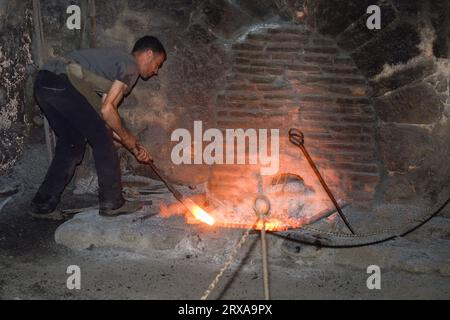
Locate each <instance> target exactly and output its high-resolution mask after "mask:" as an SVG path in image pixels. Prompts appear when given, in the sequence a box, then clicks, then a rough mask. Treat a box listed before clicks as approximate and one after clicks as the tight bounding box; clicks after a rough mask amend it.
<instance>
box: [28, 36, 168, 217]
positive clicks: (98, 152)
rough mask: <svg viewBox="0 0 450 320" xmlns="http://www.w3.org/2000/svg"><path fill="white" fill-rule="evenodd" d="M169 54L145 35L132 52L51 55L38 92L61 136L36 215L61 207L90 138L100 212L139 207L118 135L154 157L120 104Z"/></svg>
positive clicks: (139, 155) (144, 158) (140, 155)
mask: <svg viewBox="0 0 450 320" xmlns="http://www.w3.org/2000/svg"><path fill="white" fill-rule="evenodd" d="M166 58H167V54H166V51H165V49H164V47H163V45H162V44H161V42H160V41H159V40H158V39H157V38H155V37H151V36H145V37H143V38H141V39H139V40H138V41H137V42H136V44H135V46H134V48H133V51H132V53H131V54H128V53H126V52H124V51H121V50H119V49H112V48H107V49H85V50H79V51H74V52H72V53H70V54H68V55H67V56H66V57H64V58H55V59H52V60H50V61H49V62H48V63H47V64H46V65H45V66H44V67H43V69H42V70H41V71H39V73H38V75H37V78H36V81H35V85H34V92H35V97H36V100H37V102H38V104H39V106H40V108H41V110H42V112H43V113H44V115H45V116H46V118H47V119H48V122H49V123H50V126H51V127H52V129H53V130H54V131H55V133H56V135H57V137H58V141H57V144H56V150H55V157H54V159H53V161H52V163H51V165H50V168H49V169H48V172H47V175H46V177H45V180H44V182H43V183H42V185H41V186H40V188H39V190H38V192H37V193H36V195H35V197H34V199H33V200H32V203H31V211H32V215H33V216H35V217H43V218H45V217H46V216H47V215H49V214H51V213H52V212H53V211H54V210H55V209H56V207H57V205H58V204H59V202H60V198H61V194H62V193H63V191H64V189H65V187H66V185H67V184H68V183H69V182H70V180H71V179H72V177H73V174H74V172H75V168H76V166H77V165H79V164H80V163H81V161H82V159H83V155H84V151H85V146H86V142H87V143H89V144H90V145H91V147H92V149H93V155H94V160H95V166H96V169H97V175H98V184H99V213H100V215H102V216H117V215H120V214H126V213H132V212H135V211H137V210H138V209H139V205H138V204H134V203H129V202H127V201H125V199H124V198H123V196H122V183H121V173H120V165H119V159H118V155H117V152H116V150H115V147H114V139H116V140H117V141H119V142H120V143H121V144H122V145H123V146H124V147H125V148H127V149H128V150H129V151H130V152H131V153H132V154H133V155H134V156H135V157H136V159H137V160H138V161H139V162H141V163H146V162H149V161H152V158H151V156H150V154H149V153H148V152H147V150H146V149H145V148H144V147H143V146H142V145H141V144H140V143H139V141H138V139H137V138H136V137H135V136H134V135H133V134H132V133H131V132H130V131H128V130H127V129H126V128H125V127H124V125H123V123H122V120H121V118H120V116H119V113H118V107H119V104H120V103H121V101H122V99H123V98H124V97H125V96H127V95H128V94H129V93H130V92H131V90H132V89H133V87H134V85H135V84H136V82H137V80H138V78H139V76H140V77H141V78H142V79H144V80H148V79H149V78H151V77H153V76H156V75H158V70H159V69H160V68H161V67H162V65H163V63H164V61H165V60H166Z"/></svg>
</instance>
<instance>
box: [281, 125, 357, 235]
mask: <svg viewBox="0 0 450 320" xmlns="http://www.w3.org/2000/svg"><path fill="white" fill-rule="evenodd" d="M289 141H290V142H291V143H292V144H293V145H295V146H297V147H299V148H300V150H302V152H303V155H304V156H305V158H306V160H307V161H308V163H309V165H310V166H311V168H312V169H313V171H314V173H315V174H316V176H317V178H318V179H319V181H320V184H321V185H322V187H323V189H324V190H325V192H326V193H327V195H328V197H329V198H330V200H331V201H332V202H333V204H334V206H335V207H336V210H337V212H338V214H339V216H340V217H341V219H342V221H344V224H345V225H346V226H347V228H348V229H349V230H350V232H351V233H352V234H355V231H354V229H353V228H352V226H351V225H350V223H349V222H348V220H347V218H346V217H345V214H344V212H342V209H341V207H340V206H339V204H338V203H337V201H336V198H335V197H334V195H333V193H332V192H331V190H330V188H328V185H327V183H326V182H325V180H324V179H323V177H322V175H321V174H320V171H319V169H317V166H316V164H315V163H314V161H313V159H312V158H311V156H310V154H309V152H308V150H306V147H305V135H304V134H303V132H301V131H300V130H298V129H291V130H289Z"/></svg>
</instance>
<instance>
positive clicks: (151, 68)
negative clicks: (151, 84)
mask: <svg viewBox="0 0 450 320" xmlns="http://www.w3.org/2000/svg"><path fill="white" fill-rule="evenodd" d="M132 53H133V55H134V57H135V58H136V62H137V64H138V66H139V74H140V76H141V77H142V78H143V79H144V80H147V79H149V78H151V77H153V76H154V75H158V70H159V69H160V68H161V67H162V65H163V63H164V61H166V58H167V54H166V50H165V49H164V47H163V45H162V44H161V42H160V41H159V40H158V39H157V38H155V37H152V36H145V37H143V38H141V39H139V40H138V41H137V42H136V44H135V45H134V48H133V52H132Z"/></svg>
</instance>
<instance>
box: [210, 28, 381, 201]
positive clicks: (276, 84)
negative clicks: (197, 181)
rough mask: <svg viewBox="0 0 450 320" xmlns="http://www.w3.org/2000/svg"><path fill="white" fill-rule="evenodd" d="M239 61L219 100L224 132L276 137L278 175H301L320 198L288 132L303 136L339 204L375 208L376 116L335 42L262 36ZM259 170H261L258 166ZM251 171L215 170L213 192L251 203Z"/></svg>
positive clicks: (301, 34) (360, 79)
mask: <svg viewBox="0 0 450 320" xmlns="http://www.w3.org/2000/svg"><path fill="white" fill-rule="evenodd" d="M232 55H233V57H234V60H233V63H232V64H231V66H230V68H229V72H228V77H227V80H226V83H225V88H224V90H223V92H222V93H220V94H219V97H218V103H217V119H218V122H217V124H218V126H219V128H222V129H226V128H256V129H257V128H262V129H265V128H267V129H271V128H275V129H279V130H280V137H281V141H282V143H281V146H280V154H281V163H280V172H279V173H280V174H282V173H290V174H298V175H300V176H301V177H302V178H303V179H304V180H305V184H306V185H309V186H315V188H314V189H315V190H317V191H320V189H321V187H320V185H318V180H317V178H316V177H315V175H314V173H313V171H312V170H311V168H310V166H309V165H308V164H307V163H306V161H305V160H304V157H303V156H302V155H300V154H299V150H298V149H297V148H295V147H294V146H293V145H292V144H290V143H289V142H288V141H287V136H288V131H289V129H290V128H299V129H301V130H302V131H303V133H304V134H305V143H306V146H307V149H308V151H309V152H310V153H311V156H312V157H313V159H314V160H315V162H316V165H317V166H318V167H319V169H320V171H321V173H322V174H323V175H324V177H325V180H326V181H327V183H328V184H329V186H330V188H331V190H333V192H334V194H335V196H336V197H340V198H345V199H347V200H348V201H362V200H371V199H373V197H374V195H375V190H376V187H377V185H378V182H379V180H380V170H381V169H380V167H379V163H378V153H377V148H376V142H375V124H376V116H375V112H374V109H373V106H372V105H371V102H370V100H369V99H368V96H369V95H370V93H371V92H370V88H369V86H368V83H367V81H366V79H365V77H364V76H363V75H362V74H361V73H360V71H359V70H358V69H357V68H356V66H355V64H354V63H353V60H352V59H351V58H350V56H349V55H348V54H346V53H345V52H344V51H342V50H340V49H339V47H338V46H337V44H336V42H335V41H334V40H331V39H327V38H324V37H322V36H321V35H319V34H317V33H314V32H311V31H309V30H307V29H306V28H305V26H303V25H298V26H295V25H291V26H289V27H283V26H281V27H276V28H269V29H267V28H266V29H261V30H258V31H254V32H251V33H249V34H247V35H246V37H245V38H244V39H242V41H241V42H240V43H237V44H235V45H233V47H232ZM256 168H258V167H257V166H256ZM254 171H255V170H251V166H249V167H248V168H247V170H245V167H244V166H230V165H224V166H216V167H214V168H213V170H212V176H211V179H210V181H209V190H210V191H211V192H213V193H214V194H215V195H216V196H218V197H220V198H222V199H223V198H227V199H228V200H232V199H233V200H234V201H235V202H240V201H243V199H245V198H247V199H248V198H252V195H254V194H255V193H256V192H257V190H256V187H257V179H256V177H255V176H254Z"/></svg>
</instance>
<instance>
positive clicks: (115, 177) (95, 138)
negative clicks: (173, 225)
mask: <svg viewBox="0 0 450 320" xmlns="http://www.w3.org/2000/svg"><path fill="white" fill-rule="evenodd" d="M40 74H41V75H42V77H38V79H37V80H36V90H37V91H38V92H41V98H42V97H43V99H42V100H45V102H46V104H48V105H49V106H51V107H52V110H55V111H56V112H57V114H58V115H59V116H60V117H62V118H64V119H65V120H66V121H67V123H69V124H70V126H71V127H73V128H74V129H76V131H78V132H80V133H81V135H82V136H83V137H85V138H86V139H87V140H88V142H89V144H90V145H91V146H92V148H93V154H94V160H95V165H96V169H97V175H98V180H99V199H100V206H104V207H106V208H117V207H120V206H122V204H123V203H124V199H123V197H122V183H121V175H120V164H119V158H118V156H117V152H116V150H115V148H114V144H113V138H112V132H111V130H110V129H108V128H107V126H106V124H105V122H104V120H103V119H102V118H101V117H100V116H99V115H98V114H97V112H96V111H95V110H94V108H93V107H91V105H90V104H89V103H88V101H87V100H86V99H85V98H84V97H83V96H82V95H81V94H80V93H79V92H78V91H77V90H76V89H75V88H73V86H72V85H71V84H70V82H69V80H68V79H67V77H66V76H57V75H55V74H53V73H49V72H41V73H40Z"/></svg>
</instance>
